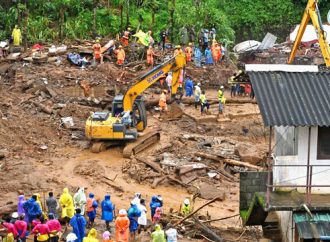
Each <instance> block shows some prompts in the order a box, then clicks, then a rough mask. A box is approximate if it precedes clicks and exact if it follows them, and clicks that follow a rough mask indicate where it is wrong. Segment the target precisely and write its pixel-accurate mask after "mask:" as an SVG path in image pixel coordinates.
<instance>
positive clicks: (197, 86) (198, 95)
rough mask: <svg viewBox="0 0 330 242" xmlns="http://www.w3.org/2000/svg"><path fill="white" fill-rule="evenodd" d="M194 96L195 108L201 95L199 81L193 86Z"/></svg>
mask: <svg viewBox="0 0 330 242" xmlns="http://www.w3.org/2000/svg"><path fill="white" fill-rule="evenodd" d="M194 96H195V109H197V106H198V104H199V103H200V96H201V83H200V82H199V83H197V85H196V86H195V92H194Z"/></svg>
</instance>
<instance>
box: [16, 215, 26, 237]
mask: <svg viewBox="0 0 330 242" xmlns="http://www.w3.org/2000/svg"><path fill="white" fill-rule="evenodd" d="M24 217H25V216H24V214H21V215H20V216H19V219H18V220H16V222H15V224H14V226H15V229H16V231H17V233H18V236H19V239H20V240H21V242H25V241H26V237H27V236H28V235H29V232H28V230H27V229H28V225H27V222H25V221H24Z"/></svg>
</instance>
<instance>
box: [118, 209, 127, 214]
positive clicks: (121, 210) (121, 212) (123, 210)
mask: <svg viewBox="0 0 330 242" xmlns="http://www.w3.org/2000/svg"><path fill="white" fill-rule="evenodd" d="M119 215H127V212H126V210H125V209H120V210H119Z"/></svg>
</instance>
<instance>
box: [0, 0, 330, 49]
mask: <svg viewBox="0 0 330 242" xmlns="http://www.w3.org/2000/svg"><path fill="white" fill-rule="evenodd" d="M1 2H2V4H1V5H0V40H1V39H7V38H9V37H10V33H11V30H12V28H13V27H14V25H15V24H18V25H19V26H20V27H21V28H23V30H24V31H25V32H26V38H27V40H28V41H29V43H36V42H60V41H62V40H63V39H86V38H94V37H95V36H107V37H114V36H115V35H116V34H117V33H118V32H120V31H122V30H123V29H125V28H126V27H128V26H130V27H131V28H133V29H142V30H144V31H147V30H149V29H150V30H152V31H153V33H154V37H155V38H156V40H157V39H158V35H159V33H160V31H161V30H164V29H167V28H168V29H169V30H170V33H171V37H172V40H173V41H174V42H178V39H179V37H180V36H179V32H180V31H179V30H180V28H182V27H183V26H185V27H187V28H190V29H191V28H193V29H194V31H195V32H196V34H197V33H198V32H199V31H200V29H202V28H208V29H211V28H215V29H216V30H217V36H218V37H219V38H220V39H228V40H231V41H233V42H239V41H243V40H247V39H256V40H261V39H262V38H263V36H264V35H265V34H266V33H267V32H271V33H273V34H275V35H277V36H278V37H279V38H280V40H284V39H285V38H286V36H287V35H288V33H289V32H290V30H292V28H293V27H294V26H295V25H296V24H298V23H299V22H300V19H301V16H302V14H303V11H304V8H305V6H306V3H307V0H271V1H264V0H235V1H233V0H2V1H1ZM319 8H320V11H321V13H322V18H323V20H324V21H325V20H326V14H327V12H328V10H329V9H330V3H329V2H328V1H327V0H319Z"/></svg>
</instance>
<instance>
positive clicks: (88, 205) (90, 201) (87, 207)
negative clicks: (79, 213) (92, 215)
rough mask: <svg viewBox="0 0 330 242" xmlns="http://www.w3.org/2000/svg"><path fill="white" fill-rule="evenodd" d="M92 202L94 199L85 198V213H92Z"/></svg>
mask: <svg viewBox="0 0 330 242" xmlns="http://www.w3.org/2000/svg"><path fill="white" fill-rule="evenodd" d="M93 202H94V198H90V197H89V198H87V203H86V212H92V211H94V208H93Z"/></svg>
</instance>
